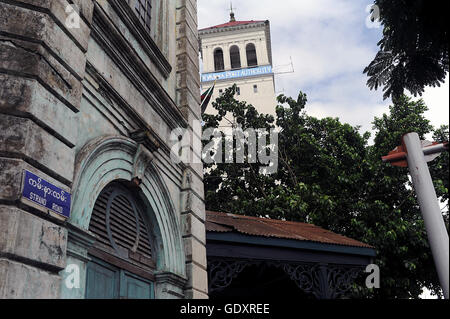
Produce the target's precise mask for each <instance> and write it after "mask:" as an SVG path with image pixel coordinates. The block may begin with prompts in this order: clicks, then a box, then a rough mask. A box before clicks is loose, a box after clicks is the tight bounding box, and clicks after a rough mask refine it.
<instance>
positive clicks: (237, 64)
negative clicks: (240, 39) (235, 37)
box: [230, 45, 241, 69]
mask: <svg viewBox="0 0 450 319" xmlns="http://www.w3.org/2000/svg"><path fill="white" fill-rule="evenodd" d="M230 58H231V68H232V69H240V68H241V54H240V52H239V47H238V46H237V45H233V46H232V47H231V48H230Z"/></svg>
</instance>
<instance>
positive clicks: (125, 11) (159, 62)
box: [109, 0, 172, 78]
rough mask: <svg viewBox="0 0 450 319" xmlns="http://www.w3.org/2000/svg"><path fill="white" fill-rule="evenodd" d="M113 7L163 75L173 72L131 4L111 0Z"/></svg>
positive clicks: (166, 75)
mask: <svg viewBox="0 0 450 319" xmlns="http://www.w3.org/2000/svg"><path fill="white" fill-rule="evenodd" d="M109 4H110V5H111V7H112V8H113V9H114V10H115V11H116V12H117V14H118V15H119V17H120V19H121V20H122V21H123V22H124V23H125V25H126V27H127V28H128V30H130V32H131V34H132V35H133V36H134V37H135V38H136V40H137V41H138V42H139V44H140V45H141V46H142V47H143V48H144V50H145V53H146V54H147V55H148V56H149V57H150V59H151V60H152V62H153V63H155V65H156V67H157V68H158V69H159V70H160V71H161V73H162V74H163V76H164V77H165V78H167V77H168V76H169V74H170V73H171V72H172V66H171V65H170V63H169V61H167V59H166V57H165V56H164V54H163V53H162V52H161V50H160V49H159V48H158V46H157V45H156V43H155V42H154V41H153V39H152V37H151V36H150V35H149V33H148V31H147V30H146V29H145V28H144V26H143V25H142V23H141V22H140V21H139V19H138V17H137V16H136V14H134V12H133V9H131V7H130V5H129V4H128V3H127V2H126V1H123V0H109Z"/></svg>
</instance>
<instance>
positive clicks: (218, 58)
mask: <svg viewBox="0 0 450 319" xmlns="http://www.w3.org/2000/svg"><path fill="white" fill-rule="evenodd" d="M224 69H225V65H224V63H223V51H222V49H220V48H218V49H215V50H214V70H216V71H223V70H224Z"/></svg>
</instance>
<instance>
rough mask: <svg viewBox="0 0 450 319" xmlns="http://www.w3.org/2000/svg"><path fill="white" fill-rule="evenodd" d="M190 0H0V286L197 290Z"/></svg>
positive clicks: (116, 292)
mask: <svg viewBox="0 0 450 319" xmlns="http://www.w3.org/2000/svg"><path fill="white" fill-rule="evenodd" d="M199 88H200V78H199V62H198V35H197V1H196V0H72V1H67V0H16V1H4V0H0V298H207V293H208V291H207V289H208V288H207V287H208V283H207V272H206V249H205V240H206V239H205V209H204V201H203V199H204V194H203V182H202V178H203V173H202V170H203V167H202V164H176V163H175V162H174V161H172V160H171V157H170V153H171V142H170V136H171V132H172V131H173V130H174V129H179V128H184V129H187V130H189V131H193V130H192V123H193V122H194V121H195V120H199V119H200V116H201V115H200V113H201V112H200V108H199V103H200V101H199V100H200V97H199Z"/></svg>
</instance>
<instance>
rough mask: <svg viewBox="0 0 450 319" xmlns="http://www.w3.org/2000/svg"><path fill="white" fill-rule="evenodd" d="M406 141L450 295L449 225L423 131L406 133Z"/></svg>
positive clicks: (436, 260) (431, 240)
mask: <svg viewBox="0 0 450 319" xmlns="http://www.w3.org/2000/svg"><path fill="white" fill-rule="evenodd" d="M403 142H404V144H405V147H406V151H407V159H408V167H409V172H410V174H411V177H412V180H413V183H414V189H415V191H416V194H417V198H418V200H419V205H420V210H421V212H422V216H423V219H424V221H425V229H426V231H427V235H428V241H429V243H430V247H431V251H432V253H433V258H434V263H435V265H436V270H437V273H438V276H439V281H440V283H441V287H442V290H443V292H444V297H445V298H446V299H448V292H449V291H448V288H449V287H448V286H449V268H448V267H449V265H448V264H449V260H448V258H449V253H448V251H449V243H448V233H447V229H446V228H445V224H444V219H443V217H442V213H441V209H440V207H439V203H438V199H437V196H436V191H435V189H434V185H433V181H432V180H431V175H430V171H429V170H428V165H427V162H426V161H425V157H424V154H423V150H422V144H421V142H420V139H419V135H418V134H417V133H409V134H406V135H405V136H404V137H403Z"/></svg>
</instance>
